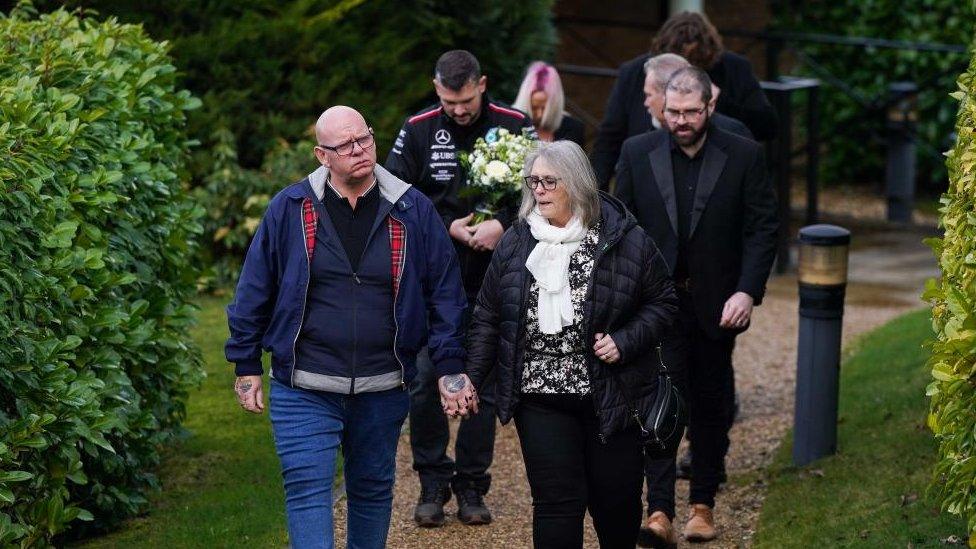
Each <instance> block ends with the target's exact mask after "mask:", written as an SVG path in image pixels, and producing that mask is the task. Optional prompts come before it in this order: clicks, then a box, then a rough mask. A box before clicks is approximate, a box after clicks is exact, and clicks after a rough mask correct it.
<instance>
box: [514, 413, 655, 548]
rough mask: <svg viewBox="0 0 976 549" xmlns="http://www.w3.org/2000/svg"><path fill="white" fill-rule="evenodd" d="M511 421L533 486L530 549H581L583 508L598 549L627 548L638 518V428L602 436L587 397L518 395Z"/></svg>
mask: <svg viewBox="0 0 976 549" xmlns="http://www.w3.org/2000/svg"><path fill="white" fill-rule="evenodd" d="M515 427H516V429H517V430H518V435H519V442H520V443H521V445H522V457H523V459H524V460H525V470H526V473H527V474H528V477H529V487H530V488H531V490H532V542H533V544H534V546H535V547H536V549H570V548H571V549H577V548H580V547H583V518H584V516H585V514H586V511H587V510H589V512H590V516H591V517H592V518H593V526H594V527H595V528H596V534H597V537H598V538H599V540H600V547H601V548H602V549H616V548H626V549H633V547H634V545H635V544H636V543H637V534H638V532H639V530H640V522H641V482H642V478H641V477H642V474H641V472H642V462H643V458H642V452H641V448H640V441H639V440H638V436H637V429H636V428H635V429H633V430H632V431H625V432H623V433H619V434H617V435H613V436H610V437H608V438H607V441H606V443H603V442H601V441H600V438H599V426H598V423H597V418H596V413H595V412H594V409H593V399H592V398H591V397H581V396H579V395H538V394H523V395H522V397H521V402H520V403H519V406H518V409H517V410H516V412H515Z"/></svg>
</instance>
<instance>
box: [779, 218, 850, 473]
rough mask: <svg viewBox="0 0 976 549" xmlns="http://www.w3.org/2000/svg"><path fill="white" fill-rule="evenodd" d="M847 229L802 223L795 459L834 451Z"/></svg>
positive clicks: (800, 462)
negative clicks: (805, 225) (804, 225)
mask: <svg viewBox="0 0 976 549" xmlns="http://www.w3.org/2000/svg"><path fill="white" fill-rule="evenodd" d="M850 243H851V233H850V231H848V230H847V229H845V228H843V227H837V226H835V225H809V226H807V227H803V228H802V229H800V266H799V282H800V333H799V342H798V345H797V356H796V407H795V414H794V418H793V433H794V440H793V463H794V464H796V465H798V466H800V465H806V464H808V463H810V462H812V461H815V460H817V459H819V458H821V457H823V456H826V455H830V454H833V453H835V452H836V451H837V391H838V385H839V377H840V336H841V322H842V320H843V316H844V294H845V290H846V288H847V252H848V248H849V246H850Z"/></svg>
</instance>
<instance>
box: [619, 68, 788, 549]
mask: <svg viewBox="0 0 976 549" xmlns="http://www.w3.org/2000/svg"><path fill="white" fill-rule="evenodd" d="M711 92H712V88H711V80H710V79H709V77H708V74H706V73H705V72H704V71H702V70H701V69H698V68H694V67H687V68H684V69H681V70H679V71H677V72H676V73H675V74H674V75H673V76H672V77H671V79H670V80H669V81H668V85H667V87H666V91H665V104H664V117H665V121H666V122H667V126H668V128H667V130H658V131H653V132H650V133H646V134H643V135H640V136H636V137H632V138H630V139H628V140H627V141H625V142H624V144H623V147H622V150H621V154H620V162H619V164H618V165H617V189H616V194H617V196H618V197H619V198H620V199H621V200H622V201H623V202H624V204H626V205H627V207H628V208H629V209H630V210H631V212H633V213H634V215H635V216H636V217H637V220H638V222H639V223H640V225H641V226H642V227H643V228H644V230H645V231H646V232H647V233H648V234H649V235H650V236H651V237H652V238H653V239H654V241H655V242H657V245H658V247H659V248H660V249H661V252H662V254H663V255H664V258H665V260H666V261H667V262H668V265H669V266H670V269H671V273H672V276H673V277H674V280H675V287H676V288H677V289H678V296H679V315H678V320H677V321H676V323H675V326H674V329H673V330H672V333H671V334H669V335H668V337H667V338H666V339H665V341H664V342H663V343H664V358H665V361H666V362H668V363H669V364H668V365H669V366H670V367H671V368H672V369H673V370H674V371H675V373H676V378H677V379H676V381H677V382H678V384H679V387H681V388H682V389H683V390H684V394H685V395H686V396H687V399H686V400H687V403H688V408H689V433H690V437H691V446H692V450H693V454H692V455H693V458H692V478H691V494H690V503H691V504H692V510H691V514H690V519H689V521H688V524H687V525H686V526H685V530H684V535H685V538H686V539H688V540H689V541H707V540H711V539H714V538H715V537H716V536H717V532H716V530H715V525H714V519H713V516H712V508H713V507H714V506H715V492H716V491H717V489H718V485H719V475H720V473H721V470H722V464H723V462H724V459H725V454H726V452H727V451H728V446H729V438H728V432H729V427H730V425H731V421H730V418H729V414H730V411H731V409H732V407H731V405H730V404H729V403H728V402H727V400H728V399H729V398H730V395H731V391H730V390H729V387H730V384H731V383H732V379H733V371H732V350H733V348H734V346H735V337H736V335H738V334H739V333H742V332H743V331H745V330H746V329H747V328H748V326H749V320H750V318H751V315H752V308H753V307H754V306H755V305H758V304H759V303H760V302H761V301H762V297H763V294H764V292H765V287H766V280H767V278H768V277H769V271H770V268H771V267H772V264H773V258H774V255H775V249H776V248H775V239H776V230H777V226H778V222H777V219H776V200H775V196H774V195H773V191H772V188H771V187H770V185H769V183H768V178H767V177H766V167H765V162H764V160H763V154H762V148H761V147H760V145H759V144H758V143H756V142H755V141H751V140H748V139H745V138H742V137H739V136H736V135H733V134H731V133H729V132H727V131H724V130H721V129H719V128H717V127H715V125H714V124H711V123H710V121H709V119H710V118H711V116H712V113H713V110H714V107H713V106H712V101H711V99H712V95H711ZM648 476H649V479H648V484H649V486H650V487H651V493H650V494H649V497H648V499H649V500H650V502H649V515H650V517H649V519H648V528H649V531H650V532H651V534H652V535H653V536H654V539H652V540H650V541H651V542H653V543H654V544H656V545H652V546H667V545H670V544H671V543H674V542H675V541H676V539H677V536H676V534H675V531H674V528H673V527H672V524H671V521H672V520H673V519H674V482H675V481H674V479H675V463H674V457H673V456H672V457H671V458H670V459H664V460H657V461H654V462H650V463H649V464H648Z"/></svg>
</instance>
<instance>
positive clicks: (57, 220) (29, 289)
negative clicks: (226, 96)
mask: <svg viewBox="0 0 976 549" xmlns="http://www.w3.org/2000/svg"><path fill="white" fill-rule="evenodd" d="M0 36H3V37H4V40H3V43H2V44H0V365H2V366H0V546H3V547H7V546H12V545H20V546H25V547H26V546H37V545H41V546H42V545H46V544H48V543H56V542H59V540H60V539H61V537H63V536H65V535H68V536H70V535H75V534H77V533H78V532H81V531H85V530H91V529H100V528H104V527H107V526H110V525H112V524H113V523H114V522H116V521H118V520H120V519H121V518H124V517H126V516H131V515H132V514H134V513H136V512H138V511H139V510H141V509H142V508H143V504H144V503H145V501H146V499H145V495H146V492H147V490H149V489H152V488H153V487H155V486H156V484H157V483H156V480H155V477H154V476H153V474H152V469H153V466H154V465H156V464H157V463H158V460H159V450H160V445H161V444H162V443H164V442H166V441H167V440H169V439H170V438H172V437H173V436H174V435H175V434H176V433H177V432H178V429H179V423H180V420H181V418H182V416H183V414H184V402H185V398H186V394H187V390H188V389H189V388H190V387H191V386H192V385H193V384H195V383H196V382H197V381H198V380H199V379H200V376H201V364H200V357H199V352H198V351H197V349H196V348H195V347H194V346H193V345H192V344H191V343H189V338H188V333H187V329H188V326H189V325H190V323H191V321H192V318H193V315H194V308H193V306H192V305H190V303H189V301H188V300H189V299H190V298H192V297H193V295H194V284H195V280H196V276H197V273H196V271H195V269H193V268H191V265H190V258H192V257H193V255H194V254H195V251H196V250H195V244H194V240H195V238H196V236H197V234H198V233H199V232H200V231H201V226H200V224H199V217H200V215H201V211H200V208H199V207H198V206H195V205H194V204H193V203H192V201H191V200H190V199H189V194H188V192H187V191H186V190H185V189H184V188H183V186H182V185H181V183H180V172H181V170H183V163H184V160H185V157H186V155H187V145H188V143H187V140H186V137H185V124H186V114H185V111H187V110H189V109H193V108H195V107H197V106H198V105H199V101H198V100H196V99H194V98H193V97H192V96H191V95H190V93H189V92H186V91H176V89H175V83H176V82H175V80H176V69H175V68H174V67H173V65H172V64H171V62H170V60H169V58H168V56H167V52H166V47H165V45H163V44H160V43H157V42H154V41H152V40H150V39H149V38H148V37H147V36H146V35H145V33H144V32H143V31H142V29H141V28H139V27H136V26H131V25H120V24H118V23H117V22H115V21H111V20H110V21H107V22H98V21H96V20H94V19H84V20H79V19H78V18H77V17H75V16H73V15H71V14H69V13H66V12H64V11H58V12H54V13H52V14H49V15H44V16H41V17H37V16H36V15H35V14H34V13H33V10H32V9H31V8H30V7H29V4H24V5H22V7H20V8H18V9H16V10H14V12H13V13H12V14H11V15H10V16H8V17H4V16H0ZM78 521H85V522H84V523H80V522H78Z"/></svg>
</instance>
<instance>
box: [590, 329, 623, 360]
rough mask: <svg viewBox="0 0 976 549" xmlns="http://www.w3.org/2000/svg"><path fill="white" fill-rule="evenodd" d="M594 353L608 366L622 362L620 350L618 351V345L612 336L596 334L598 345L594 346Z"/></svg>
mask: <svg viewBox="0 0 976 549" xmlns="http://www.w3.org/2000/svg"><path fill="white" fill-rule="evenodd" d="M593 352H594V353H596V357H597V358H599V359H600V360H602V361H603V362H606V363H607V364H613V363H614V362H617V361H618V360H620V350H619V349H617V344H616V343H614V341H613V338H612V337H610V334H606V335H604V334H596V343H595V344H593Z"/></svg>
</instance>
